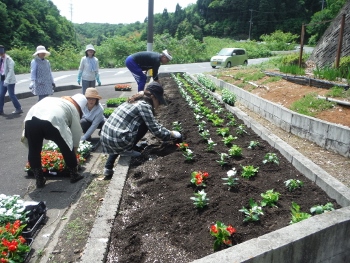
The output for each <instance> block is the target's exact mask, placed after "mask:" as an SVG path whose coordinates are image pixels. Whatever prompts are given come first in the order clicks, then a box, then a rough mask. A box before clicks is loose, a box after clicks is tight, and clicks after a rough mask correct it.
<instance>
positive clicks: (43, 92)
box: [29, 46, 56, 101]
mask: <svg viewBox="0 0 350 263" xmlns="http://www.w3.org/2000/svg"><path fill="white" fill-rule="evenodd" d="M49 55H50V52H49V51H47V50H46V48H45V47H44V46H38V47H37V48H36V51H35V53H34V54H33V56H34V57H35V58H34V59H33V60H32V61H31V63H30V79H31V80H32V81H31V83H30V85H29V89H30V90H31V91H32V93H33V94H34V95H37V96H38V97H39V101H40V100H42V99H43V98H45V97H47V96H49V95H52V93H53V91H54V89H55V88H56V85H55V82H54V79H53V76H52V72H51V65H50V62H49V61H48V60H47V59H46V58H45V57H47V56H49Z"/></svg>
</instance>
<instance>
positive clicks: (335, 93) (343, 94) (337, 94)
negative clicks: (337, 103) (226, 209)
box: [326, 86, 350, 99]
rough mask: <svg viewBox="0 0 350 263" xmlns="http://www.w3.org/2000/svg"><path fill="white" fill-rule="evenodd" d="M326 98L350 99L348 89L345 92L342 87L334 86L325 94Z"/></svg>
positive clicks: (349, 90)
mask: <svg viewBox="0 0 350 263" xmlns="http://www.w3.org/2000/svg"><path fill="white" fill-rule="evenodd" d="M326 97H332V98H348V99H350V89H348V90H345V89H344V88H343V87H339V86H334V87H333V88H331V89H330V90H329V91H328V92H327V93H326Z"/></svg>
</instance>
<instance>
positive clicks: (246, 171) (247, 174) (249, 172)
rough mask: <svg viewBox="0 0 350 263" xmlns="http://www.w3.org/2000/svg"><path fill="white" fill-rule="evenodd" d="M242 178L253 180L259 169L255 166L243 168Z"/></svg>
mask: <svg viewBox="0 0 350 263" xmlns="http://www.w3.org/2000/svg"><path fill="white" fill-rule="evenodd" d="M241 167H242V173H241V176H242V177H244V178H248V179H249V178H251V177H253V176H255V174H256V173H257V172H258V171H259V167H256V168H255V167H254V166H253V165H247V166H242V165H241Z"/></svg>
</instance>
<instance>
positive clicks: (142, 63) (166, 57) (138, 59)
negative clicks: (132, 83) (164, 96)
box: [125, 50, 173, 91]
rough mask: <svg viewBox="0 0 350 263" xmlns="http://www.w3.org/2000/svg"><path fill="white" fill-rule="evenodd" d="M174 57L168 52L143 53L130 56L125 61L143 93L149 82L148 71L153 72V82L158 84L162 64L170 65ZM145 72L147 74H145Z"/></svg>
mask: <svg viewBox="0 0 350 263" xmlns="http://www.w3.org/2000/svg"><path fill="white" fill-rule="evenodd" d="M172 59H173V57H172V56H171V54H170V53H169V52H168V50H163V51H162V53H158V52H152V51H141V52H137V53H134V54H132V55H130V56H128V57H127V58H126V60H125V65H126V67H127V68H128V69H129V70H130V72H131V74H132V75H133V77H134V78H135V80H136V82H137V89H138V91H143V90H144V88H145V85H146V80H147V76H146V74H147V71H148V70H152V78H153V81H156V82H158V70H159V67H160V64H163V65H164V64H168V63H169V61H170V60H172ZM144 71H145V73H143V72H144Z"/></svg>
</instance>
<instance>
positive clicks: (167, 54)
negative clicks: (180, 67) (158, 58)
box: [162, 49, 173, 61]
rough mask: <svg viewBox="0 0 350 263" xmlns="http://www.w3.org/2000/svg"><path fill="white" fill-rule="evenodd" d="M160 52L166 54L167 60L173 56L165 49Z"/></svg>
mask: <svg viewBox="0 0 350 263" xmlns="http://www.w3.org/2000/svg"><path fill="white" fill-rule="evenodd" d="M162 54H163V55H164V56H166V57H167V58H168V59H169V61H170V60H172V59H173V57H172V56H171V55H170V53H169V52H168V50H166V49H165V50H163V51H162Z"/></svg>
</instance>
